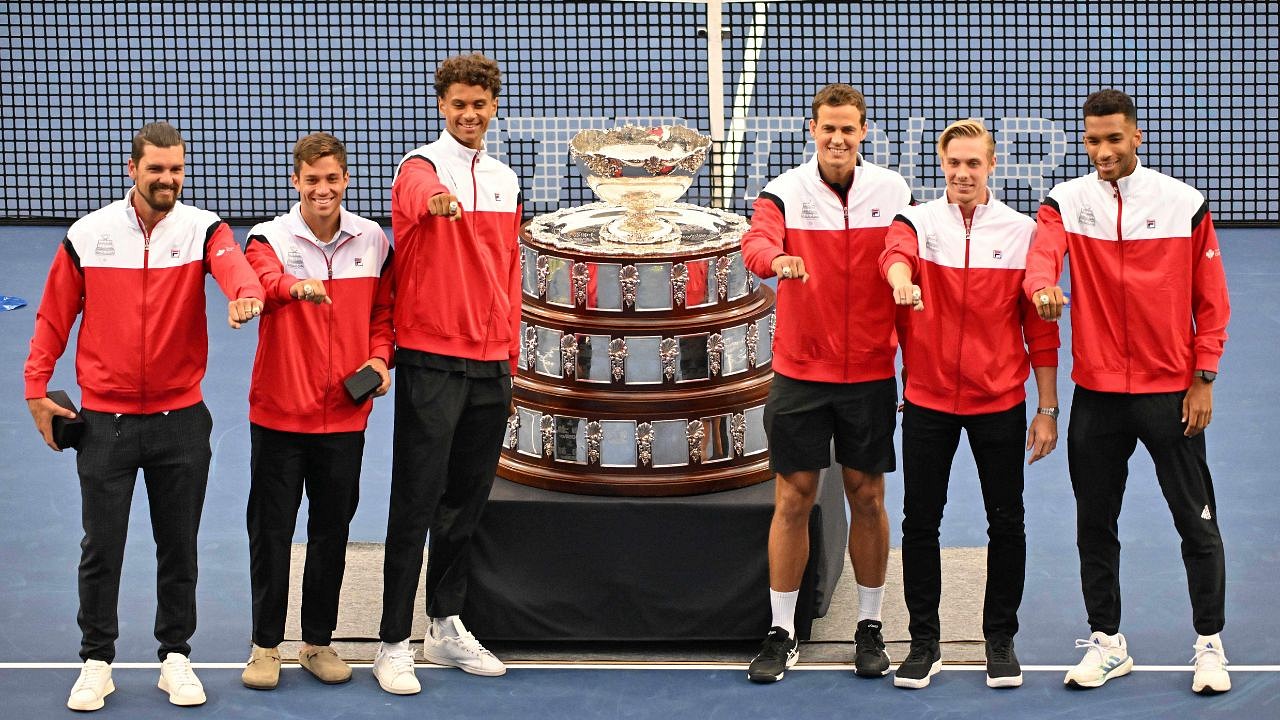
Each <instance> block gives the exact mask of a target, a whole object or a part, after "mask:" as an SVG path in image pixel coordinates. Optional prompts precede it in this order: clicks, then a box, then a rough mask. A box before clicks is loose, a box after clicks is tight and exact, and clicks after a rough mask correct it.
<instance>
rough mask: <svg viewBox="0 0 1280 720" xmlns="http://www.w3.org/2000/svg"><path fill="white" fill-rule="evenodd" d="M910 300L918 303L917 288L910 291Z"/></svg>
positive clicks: (918, 292) (918, 293)
mask: <svg viewBox="0 0 1280 720" xmlns="http://www.w3.org/2000/svg"><path fill="white" fill-rule="evenodd" d="M911 302H913V303H918V302H920V290H919V289H916V290H912V291H911Z"/></svg>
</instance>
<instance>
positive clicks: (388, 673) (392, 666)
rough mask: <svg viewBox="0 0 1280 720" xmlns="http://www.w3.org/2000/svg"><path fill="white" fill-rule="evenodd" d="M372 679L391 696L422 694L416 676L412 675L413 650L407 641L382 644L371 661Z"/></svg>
mask: <svg viewBox="0 0 1280 720" xmlns="http://www.w3.org/2000/svg"><path fill="white" fill-rule="evenodd" d="M373 677H374V678H376V679H377V680H378V685H380V686H382V689H383V690H386V691H387V692H389V693H391V694H392V695H417V694H418V693H420V692H422V685H420V684H419V683H418V676H417V675H414V674H413V650H410V649H409V641H408V640H402V641H401V642H398V643H382V644H381V645H379V646H378V654H377V655H376V656H375V657H374V659H373Z"/></svg>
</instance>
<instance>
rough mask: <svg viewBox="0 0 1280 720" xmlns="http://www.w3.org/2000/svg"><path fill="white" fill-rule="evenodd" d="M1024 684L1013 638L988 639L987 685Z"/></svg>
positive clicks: (1013, 686) (1012, 686) (1011, 686)
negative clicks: (1014, 649)
mask: <svg viewBox="0 0 1280 720" xmlns="http://www.w3.org/2000/svg"><path fill="white" fill-rule="evenodd" d="M1021 685H1022V666H1021V665H1019V664H1018V655H1017V653H1015V652H1014V651H1013V639H1012V638H996V639H995V640H988V641H987V687H993V688H1015V687H1019V686H1021Z"/></svg>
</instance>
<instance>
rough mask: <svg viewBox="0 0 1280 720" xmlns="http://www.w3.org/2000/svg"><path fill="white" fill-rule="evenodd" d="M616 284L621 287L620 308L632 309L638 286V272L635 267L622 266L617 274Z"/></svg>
mask: <svg viewBox="0 0 1280 720" xmlns="http://www.w3.org/2000/svg"><path fill="white" fill-rule="evenodd" d="M618 282H619V283H621V285H622V306H623V307H631V308H634V307H635V305H636V286H637V285H639V284H640V271H639V270H637V269H636V266H635V265H624V266H622V270H620V271H619V272H618Z"/></svg>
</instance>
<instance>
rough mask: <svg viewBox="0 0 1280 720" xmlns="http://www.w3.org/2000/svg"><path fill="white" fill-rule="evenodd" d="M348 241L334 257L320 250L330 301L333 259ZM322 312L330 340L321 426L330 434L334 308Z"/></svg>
mask: <svg viewBox="0 0 1280 720" xmlns="http://www.w3.org/2000/svg"><path fill="white" fill-rule="evenodd" d="M348 240H350V238H343V239H342V240H339V241H338V244H337V245H334V246H333V255H330V254H329V253H327V252H325V251H324V248H319V250H320V255H321V257H323V258H324V266H325V282H326V283H327V285H326V287H325V292H326V293H329V299H330V300H332V299H333V294H332V293H333V258H334V257H335V256H336V255H337V254H338V251H339V250H341V249H342V246H343V245H345V244H346V243H347V241H348ZM320 311H321V312H323V313H324V314H325V338H326V339H327V340H328V352H327V353H326V354H325V364H324V372H325V376H324V402H323V403H322V404H321V405H322V407H321V408H320V426H321V427H322V428H324V432H328V431H329V395H330V394H331V393H335V392H337V388H335V387H334V383H333V306H332V305H328V304H326V305H322V306H320Z"/></svg>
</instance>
